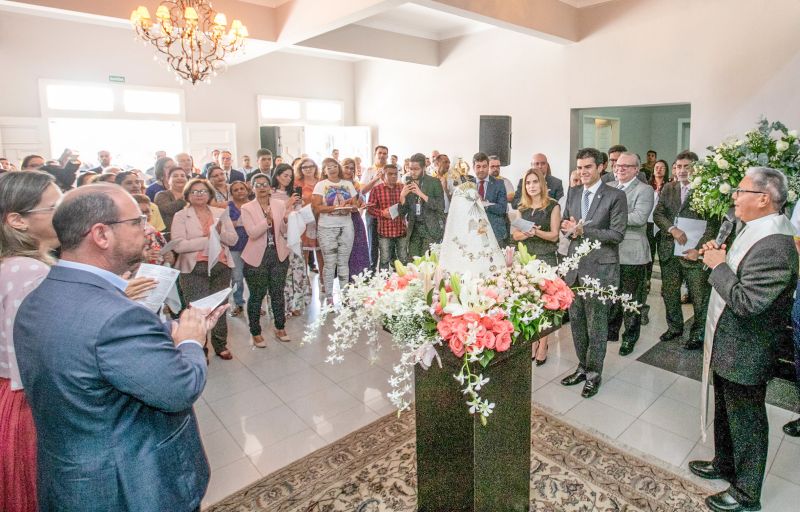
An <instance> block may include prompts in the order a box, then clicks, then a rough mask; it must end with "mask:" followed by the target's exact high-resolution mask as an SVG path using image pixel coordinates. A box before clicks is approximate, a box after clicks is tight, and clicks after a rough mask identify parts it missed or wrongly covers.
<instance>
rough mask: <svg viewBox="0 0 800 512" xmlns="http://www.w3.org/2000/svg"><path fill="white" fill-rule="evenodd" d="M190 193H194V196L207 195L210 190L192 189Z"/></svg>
mask: <svg viewBox="0 0 800 512" xmlns="http://www.w3.org/2000/svg"><path fill="white" fill-rule="evenodd" d="M189 193H190V194H192V195H193V196H207V195H208V190H192V191H191V192H189Z"/></svg>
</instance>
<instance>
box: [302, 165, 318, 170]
mask: <svg viewBox="0 0 800 512" xmlns="http://www.w3.org/2000/svg"><path fill="white" fill-rule="evenodd" d="M300 168H301V169H316V168H317V166H316V165H301V166H300Z"/></svg>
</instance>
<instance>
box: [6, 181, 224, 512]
mask: <svg viewBox="0 0 800 512" xmlns="http://www.w3.org/2000/svg"><path fill="white" fill-rule="evenodd" d="M142 217H143V216H142V215H141V212H140V211H139V207H138V206H137V204H136V203H135V202H134V200H133V198H132V197H131V196H130V195H128V193H127V192H125V191H124V190H123V189H122V188H120V187H117V186H114V185H89V186H86V187H81V188H78V189H75V190H73V191H72V192H70V193H68V194H67V195H65V196H64V200H63V202H62V203H61V205H60V206H59V207H58V209H57V210H56V212H55V214H54V216H53V225H54V227H55V231H56V234H57V235H58V239H59V241H60V242H61V250H62V252H61V258H62V259H61V260H60V261H59V263H58V264H56V265H55V266H54V267H53V268H52V269H51V271H50V273H49V274H48V276H47V278H46V279H45V280H44V281H43V282H42V284H41V285H40V286H39V287H38V288H37V289H36V290H34V291H33V292H32V293H31V294H30V295H28V297H27V298H26V299H25V301H24V302H23V303H22V305H21V307H20V309H19V313H18V315H17V319H16V322H15V325H14V344H15V349H16V352H17V357H18V359H19V368H20V375H21V376H22V382H23V383H24V385H25V394H26V395H27V398H28V401H29V402H30V405H31V409H32V412H33V418H34V422H35V423H36V431H37V450H38V497H39V507H40V508H41V510H59V511H62V512H64V511H66V512H72V511H74V512H95V511H96V512H101V511H102V512H106V511H109V510H114V511H135V512H143V511H152V512H160V511H164V510H170V511H187V512H188V511H193V510H199V507H200V500H201V499H202V497H203V495H204V494H205V490H206V487H207V485H208V478H209V467H208V461H207V459H206V456H205V452H204V450H203V444H202V443H201V441H200V434H199V432H198V429H197V421H196V419H195V416H194V413H193V411H192V404H194V402H195V400H197V398H198V397H199V396H200V393H201V392H202V391H203V387H204V386H205V382H206V360H205V355H204V354H203V346H202V345H201V343H200V342H204V341H205V339H206V332H207V330H208V325H207V323H210V322H213V321H214V318H218V316H219V313H220V312H221V311H216V312H215V313H214V314H212V315H211V317H210V319H206V313H207V312H206V311H197V310H192V309H189V310H187V311H185V312H184V313H183V315H181V319H180V322H178V323H175V324H173V325H172V327H171V328H167V327H166V326H165V325H164V324H162V323H161V321H160V320H159V319H158V317H157V316H156V315H155V314H154V313H152V312H151V311H150V310H148V309H147V308H145V307H144V306H142V305H140V304H138V303H136V302H133V301H131V300H130V299H128V298H127V297H126V296H125V293H124V290H125V287H126V284H127V282H126V281H125V280H124V279H122V278H121V277H120V275H122V274H123V273H124V272H126V271H128V270H129V269H130V268H131V266H132V265H134V264H136V263H138V262H139V261H141V259H142V251H143V248H144V247H145V243H146V242H145V237H144V227H145V225H146V219H144V218H142ZM220 309H222V308H220Z"/></svg>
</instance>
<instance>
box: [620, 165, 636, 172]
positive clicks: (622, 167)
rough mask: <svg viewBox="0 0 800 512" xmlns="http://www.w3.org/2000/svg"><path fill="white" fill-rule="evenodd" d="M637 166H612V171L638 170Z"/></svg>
mask: <svg viewBox="0 0 800 512" xmlns="http://www.w3.org/2000/svg"><path fill="white" fill-rule="evenodd" d="M638 167H639V166H638V165H636V164H614V170H615V171H616V170H620V171H624V170H625V169H634V168H638Z"/></svg>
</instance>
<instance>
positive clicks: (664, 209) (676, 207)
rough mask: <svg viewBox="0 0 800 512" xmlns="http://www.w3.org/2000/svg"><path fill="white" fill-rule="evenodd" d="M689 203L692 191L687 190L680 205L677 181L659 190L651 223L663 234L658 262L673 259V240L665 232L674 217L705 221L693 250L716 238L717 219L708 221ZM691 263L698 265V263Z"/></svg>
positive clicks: (672, 224) (659, 244)
mask: <svg viewBox="0 0 800 512" xmlns="http://www.w3.org/2000/svg"><path fill="white" fill-rule="evenodd" d="M691 202H692V190H691V189H689V193H688V194H687V195H686V201H684V203H683V204H681V184H680V183H679V182H677V181H674V182H672V183H667V184H666V185H664V188H662V189H661V194H660V195H659V196H658V204H657V205H656V209H655V210H654V211H653V222H654V223H655V225H656V226H658V229H660V230H661V231H663V232H664V234H663V235H662V236H661V237H660V241H659V242H658V259H659V260H660V261H667V260H668V259H670V258H672V257H673V254H672V253H673V252H674V251H675V239H674V238H672V235H670V234H669V233H668V232H667V230H668V229H669V228H671V227H672V226H674V225H675V218H676V217H684V218H687V219H698V220H705V221H706V231H705V233H703V237H702V238H701V239H700V242H698V244H697V246H696V247H695V249H699V248H700V247H702V246H703V244H704V243H706V242H708V241H709V240H713V239H714V238H715V237H716V236H717V232H718V231H719V224H720V221H719V219H713V218H712V219H710V218H707V217H705V216H703V215H700V214H698V213H696V212H695V211H694V210H693V209H692V207H691ZM693 263H697V264H698V265H699V264H700V263H699V262H693Z"/></svg>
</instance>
